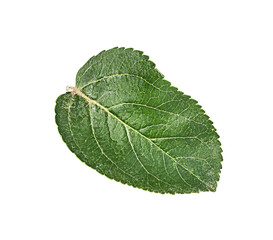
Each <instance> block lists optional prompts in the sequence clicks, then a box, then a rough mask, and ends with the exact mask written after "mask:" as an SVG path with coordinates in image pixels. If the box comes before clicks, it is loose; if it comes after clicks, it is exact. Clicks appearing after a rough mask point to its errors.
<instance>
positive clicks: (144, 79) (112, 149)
mask: <svg viewBox="0 0 273 240" xmlns="http://www.w3.org/2000/svg"><path fill="white" fill-rule="evenodd" d="M55 111H56V123H57V125H58V129H59V132H60V134H61V136H62V138H63V140H64V142H65V143H66V144H67V146H68V148H69V149H70V150H71V151H72V152H73V153H75V154H76V156H77V157H78V158H79V159H80V160H81V161H83V162H85V163H86V164H87V165H88V166H90V167H92V168H94V169H95V170H97V171H98V172H99V173H101V174H103V175H105V176H107V177H108V178H110V179H115V180H116V181H118V182H122V183H125V184H128V185H131V186H134V187H137V188H141V189H144V190H148V191H152V192H159V193H171V194H174V193H192V192H200V191H215V190H216V187H217V181H218V180H219V174H220V170H221V161H222V155H221V152H222V150H221V147H220V142H219V141H218V137H219V136H218V135H217V133H216V131H215V128H214V127H213V125H212V122H211V121H210V120H209V117H208V116H207V115H205V114H204V111H203V110H202V109H201V107H200V106H199V105H198V104H197V101H195V100H193V99H192V98H190V97H189V96H187V95H185V94H184V93H182V92H180V91H178V90H177V88H175V87H172V86H171V85H170V83H169V82H168V81H166V80H164V76H163V75H162V74H161V73H160V72H159V71H158V70H157V69H156V68H155V64H154V63H153V62H151V61H150V60H149V57H148V56H145V55H143V53H142V52H141V51H135V50H133V49H131V48H127V49H126V48H113V49H110V50H108V51H103V52H101V53H100V54H98V55H97V56H94V57H92V58H91V59H89V61H88V62H87V63H86V64H85V65H84V66H83V67H82V68H81V69H80V70H79V71H78V73H77V76H76V87H68V88H67V92H66V93H65V94H63V95H61V96H59V97H58V99H57V103H56V108H55Z"/></svg>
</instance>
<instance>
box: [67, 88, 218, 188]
mask: <svg viewBox="0 0 273 240" xmlns="http://www.w3.org/2000/svg"><path fill="white" fill-rule="evenodd" d="M66 90H67V91H70V92H71V94H72V96H73V95H75V94H76V95H78V96H80V97H82V98H83V99H84V100H86V101H87V102H88V104H94V105H96V106H98V107H99V108H101V109H102V110H104V111H105V112H106V113H107V114H109V115H111V116H112V117H114V118H115V119H116V120H118V121H119V122H120V123H121V124H122V125H124V126H125V127H127V128H130V129H132V130H133V131H134V132H136V133H137V134H139V135H140V136H141V137H143V138H145V139H147V140H148V141H149V142H150V143H151V144H152V145H154V146H155V147H156V148H158V149H159V150H160V151H161V152H162V153H163V154H165V155H167V156H168V157H169V158H170V159H172V160H173V161H174V162H175V163H176V164H178V165H179V166H181V167H182V168H183V169H184V170H186V171H187V172H189V173H190V174H191V175H192V176H194V177H195V178H196V179H197V180H198V181H200V182H201V183H202V184H204V185H205V186H207V187H208V188H209V190H212V191H213V190H214V189H213V188H212V187H211V186H209V185H208V184H207V183H206V182H204V181H203V180H201V179H200V178H199V177H198V176H196V175H195V174H194V173H193V172H192V171H190V170H189V169H187V168H186V167H185V166H184V165H183V164H181V163H179V162H178V161H176V159H175V158H173V157H172V156H171V155H169V154H168V153H167V152H165V151H164V150H163V149H162V148H161V147H159V146H158V145H157V144H155V143H154V142H153V141H152V140H151V139H149V138H148V137H146V136H145V135H143V134H142V133H140V132H139V131H138V130H136V129H134V128H133V127H131V126H130V125H128V124H127V123H125V122H124V121H122V120H121V119H119V118H118V117H117V116H116V115H115V114H113V113H112V112H110V111H109V110H108V108H106V107H104V106H103V105H101V104H100V103H98V102H97V101H95V100H93V99H91V98H89V97H88V96H86V95H85V94H84V93H83V92H81V91H80V90H79V89H78V88H76V87H67V89H66Z"/></svg>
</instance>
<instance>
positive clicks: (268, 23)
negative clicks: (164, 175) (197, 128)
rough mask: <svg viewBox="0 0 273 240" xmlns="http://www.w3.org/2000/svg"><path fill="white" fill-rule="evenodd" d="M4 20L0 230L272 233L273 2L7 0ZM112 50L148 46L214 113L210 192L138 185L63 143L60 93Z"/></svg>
mask: <svg viewBox="0 0 273 240" xmlns="http://www.w3.org/2000/svg"><path fill="white" fill-rule="evenodd" d="M0 24H1V29H0V31H1V32H0V33H1V37H0V41H1V44H0V61H1V62H0V66H1V70H0V71H1V85H0V87H1V88H0V98H1V99H0V100H1V118H0V121H1V124H0V128H1V129H0V137H1V138H0V141H1V145H0V146H1V155H0V156H1V161H0V164H1V166H0V239H3V240H9V239H16V240H18V239H28V240H32V239H39V240H40V239H42V240H43V239H47V240H48V239H58V240H59V239H66V240H69V239H83V240H85V239H86V240H87V239H96V240H97V239H99V240H100V239H119V240H120V239H187V240H189V239H198V240H199V239H210V240H214V239H263V240H267V239H273V234H272V221H273V220H272V215H273V211H272V202H273V198H272V189H273V188H272V185H273V180H272V170H273V154H272V144H273V141H272V134H273V129H272V123H273V116H272V104H273V99H272V90H273V87H272V84H271V83H272V80H273V2H272V1H262V0H259V1H251V0H248V1H240V0H236V1H232V0H230V1H219V0H217V1H172V0H168V1H159V0H158V1H149V0H146V1H128V0H127V1H120V0H116V1H102V0H100V1H99V0H96V1H79V0H78V1H56V0H55V1H1V3H0ZM115 46H119V47H122V46H124V47H133V48H135V49H138V50H142V51H144V53H145V54H147V55H149V56H150V58H151V60H152V61H154V62H155V63H156V64H157V68H158V69H159V70H160V71H161V72H162V73H163V74H164V75H165V77H166V79H167V80H169V81H170V82H171V83H172V84H173V85H174V86H176V87H178V88H179V89H180V90H181V91H183V92H185V93H186V94H189V95H191V96H192V97H193V98H194V99H197V100H198V101H199V103H200V104H201V105H202V106H203V108H204V109H205V111H206V113H207V114H208V115H209V116H210V117H211V119H212V121H213V122H214V125H215V127H216V128H217V130H218V133H219V135H220V136H221V138H220V141H221V142H222V147H223V157H224V161H223V169H222V173H221V179H220V182H219V185H218V189H217V191H216V192H215V193H200V194H189V195H161V194H155V193H150V192H146V191H143V190H140V189H134V188H132V187H129V186H126V185H123V184H120V183H117V182H115V181H113V180H109V179H107V178H106V177H104V176H102V175H100V174H99V173H97V172H96V171H94V170H92V169H91V168H88V167H87V166H86V165H85V164H83V163H82V162H81V161H80V160H78V159H77V158H76V156H75V155H74V154H72V153H71V152H70V151H69V150H68V148H67V147H66V145H65V144H64V142H63V141H62V140H61V137H60V135H59V133H58V131H57V126H56V124H55V120H54V117H55V116H54V115H55V114H54V106H55V100H56V98H57V97H58V96H59V95H60V94H62V93H64V92H65V87H66V86H67V85H72V86H73V85H74V82H75V75H76V72H77V70H78V69H79V68H80V67H81V66H82V65H83V64H84V63H85V62H86V61H87V60H88V59H89V58H90V57H91V56H93V55H96V54H98V53H99V52H100V51H102V50H104V49H109V48H112V47H115ZM270 228H271V230H270Z"/></svg>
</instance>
